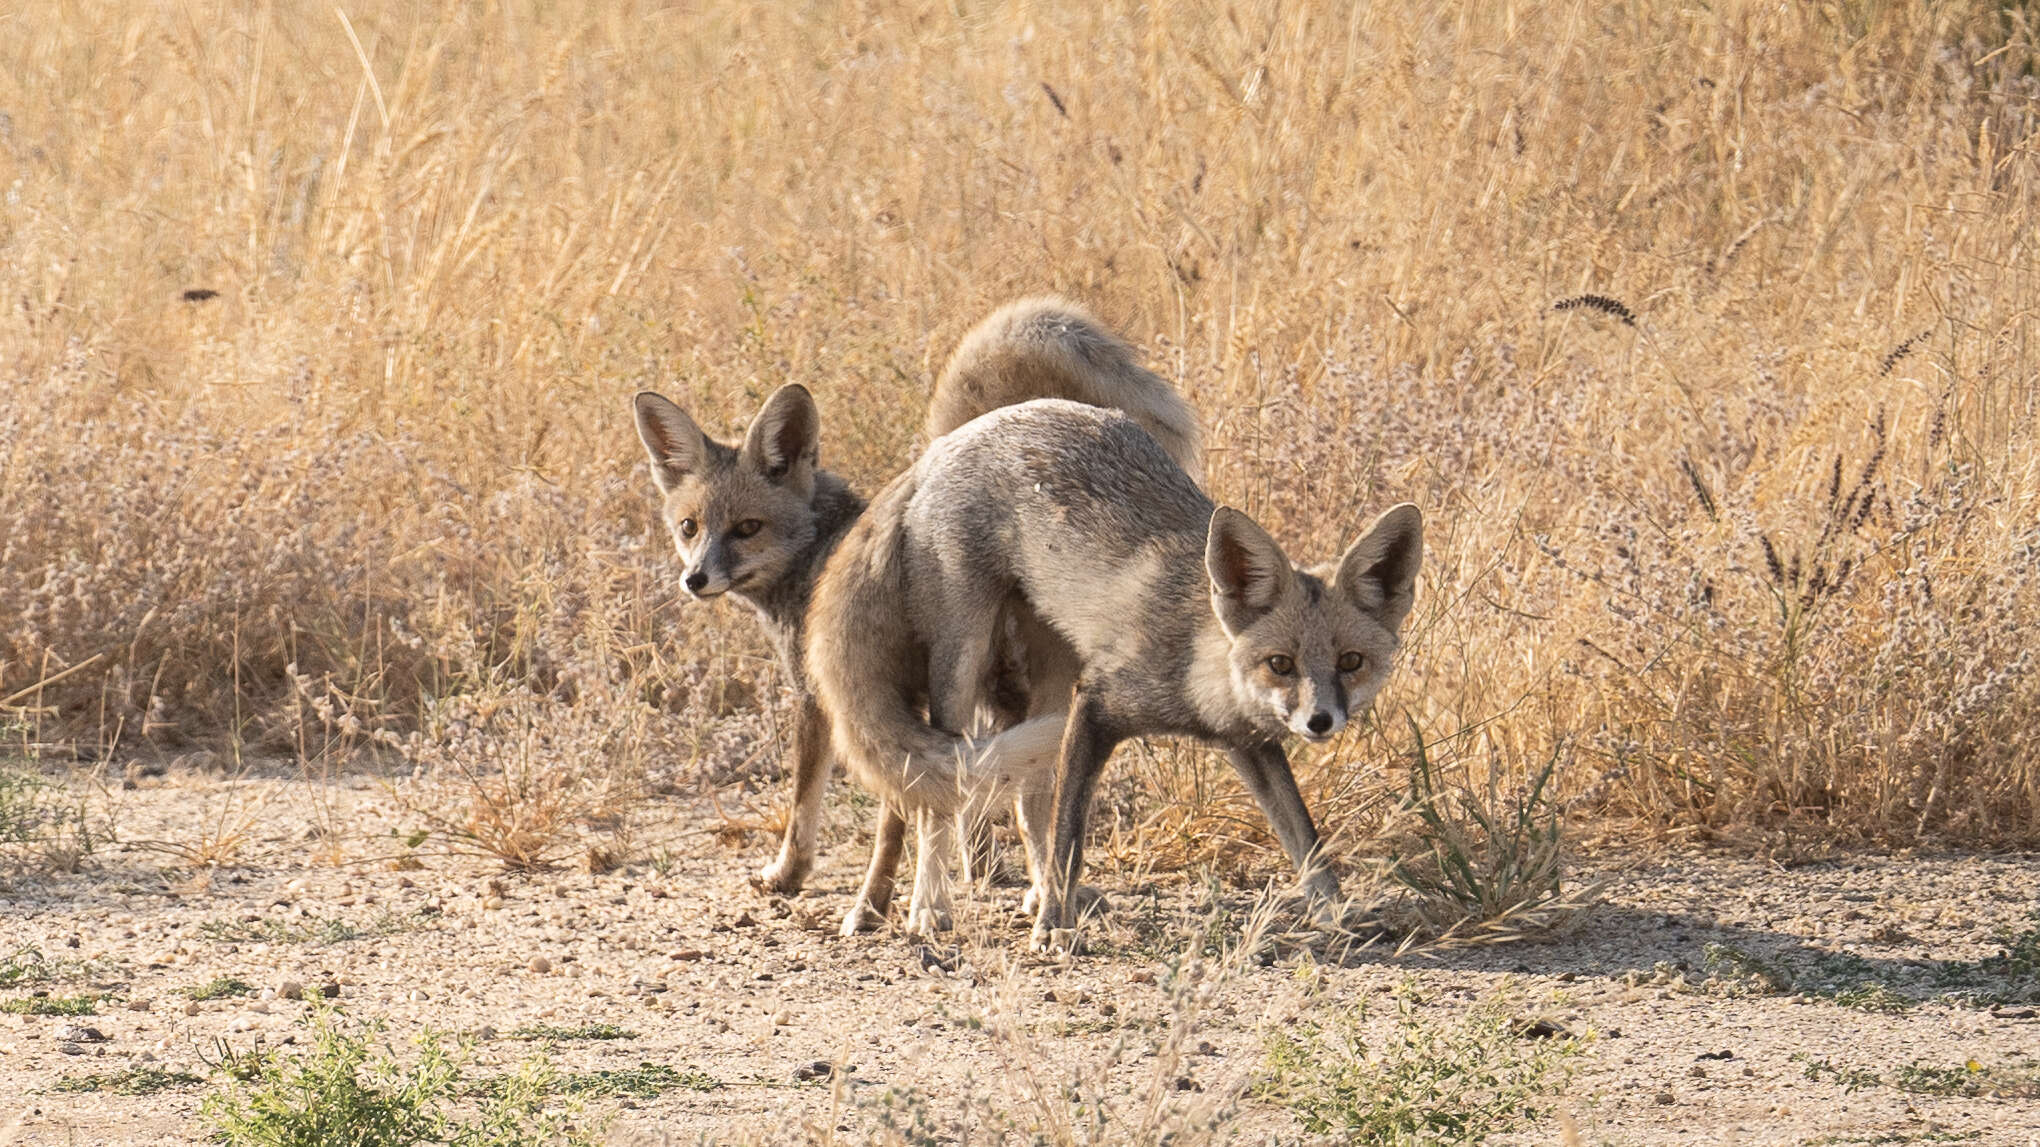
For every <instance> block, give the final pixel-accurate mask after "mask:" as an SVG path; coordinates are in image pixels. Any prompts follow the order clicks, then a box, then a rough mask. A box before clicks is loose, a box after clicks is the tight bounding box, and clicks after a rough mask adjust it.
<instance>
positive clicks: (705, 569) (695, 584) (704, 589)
mask: <svg viewBox="0 0 2040 1147" xmlns="http://www.w3.org/2000/svg"><path fill="white" fill-rule="evenodd" d="M680 584H681V585H683V586H686V587H687V592H688V594H689V595H690V596H692V597H693V598H695V599H696V600H697V601H706V600H707V599H709V598H711V597H721V596H722V595H723V594H724V593H727V592H728V591H729V588H730V575H729V573H728V571H726V570H724V569H723V568H722V567H721V566H719V565H712V564H711V563H709V562H708V561H706V560H703V561H699V562H696V563H694V564H693V565H691V566H688V567H687V572H686V573H685V574H683V575H682V576H681V578H680Z"/></svg>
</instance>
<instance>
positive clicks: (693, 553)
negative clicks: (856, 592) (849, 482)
mask: <svg viewBox="0 0 2040 1147" xmlns="http://www.w3.org/2000/svg"><path fill="white" fill-rule="evenodd" d="M634 405H635V407H636V410H637V428H638V437H639V438H641V439H643V440H644V444H645V452H646V453H647V454H649V455H650V456H651V460H652V481H654V482H656V483H658V486H659V492H660V493H662V494H664V495H665V498H666V504H665V512H664V516H665V519H666V527H667V528H668V529H670V530H671V531H672V532H673V544H674V546H676V547H677V548H678V549H679V551H680V564H681V566H682V572H681V579H680V580H681V584H682V585H684V586H686V587H687V592H688V593H690V594H693V595H694V596H695V597H697V598H709V597H716V596H718V595H720V594H723V593H726V592H728V591H730V590H736V591H738V592H741V593H746V594H749V595H756V594H759V593H763V592H764V591H766V590H768V589H770V588H771V587H772V586H773V585H774V584H776V583H777V582H778V581H779V579H780V578H781V577H782V576H783V575H784V574H785V573H786V572H787V569H788V567H790V566H791V565H792V564H793V563H794V562H795V561H796V560H797V559H798V558H799V557H800V555H801V554H802V553H804V552H805V551H806V549H807V547H808V545H809V544H810V543H812V542H813V541H814V537H815V511H814V506H813V498H814V491H815V464H816V458H817V455H818V452H819V448H820V430H819V427H820V422H819V420H818V419H817V417H816V414H815V400H814V398H813V397H812V396H811V395H809V394H808V392H807V388H806V387H804V386H800V385H799V384H788V385H786V386H782V387H780V388H779V389H778V390H776V391H774V392H773V393H772V397H771V398H768V399H766V400H765V405H764V407H763V408H761V409H760V410H759V411H758V417H756V418H755V419H753V420H752V421H751V429H750V431H749V432H748V433H746V434H745V435H744V443H743V445H742V446H738V447H735V448H731V447H728V446H725V445H723V444H722V443H720V442H717V441H715V440H714V439H711V438H709V437H708V436H707V435H706V434H703V433H702V432H701V428H700V427H699V426H696V425H695V424H694V420H693V419H692V418H689V417H688V416H687V412H686V411H684V410H682V409H680V408H679V407H678V406H675V405H674V404H673V403H672V402H670V401H668V400H667V399H665V398H662V397H660V396H659V395H656V394H653V393H652V392H651V391H644V392H642V393H640V394H639V395H638V396H637V398H636V400H635V402H634Z"/></svg>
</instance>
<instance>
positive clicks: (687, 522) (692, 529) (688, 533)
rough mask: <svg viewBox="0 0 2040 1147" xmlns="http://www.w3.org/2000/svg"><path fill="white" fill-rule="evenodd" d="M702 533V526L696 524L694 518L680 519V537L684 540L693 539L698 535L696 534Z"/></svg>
mask: <svg viewBox="0 0 2040 1147" xmlns="http://www.w3.org/2000/svg"><path fill="white" fill-rule="evenodd" d="M700 532H701V526H700V525H698V524H697V523H696V522H695V521H694V519H693V518H682V519H680V536H681V537H683V538H691V537H693V536H694V535H696V534H698V533H700Z"/></svg>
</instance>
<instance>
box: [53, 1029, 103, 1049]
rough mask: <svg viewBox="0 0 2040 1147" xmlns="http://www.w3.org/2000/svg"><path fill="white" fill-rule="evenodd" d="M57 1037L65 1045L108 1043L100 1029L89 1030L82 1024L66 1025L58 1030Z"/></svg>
mask: <svg viewBox="0 0 2040 1147" xmlns="http://www.w3.org/2000/svg"><path fill="white" fill-rule="evenodd" d="M55 1037H56V1038H57V1039H59V1040H62V1041H64V1042H65V1043H104V1042H105V1041H106V1036H105V1035H104V1034H102V1033H101V1032H100V1030H99V1029H98V1028H88V1027H85V1026H84V1025H82V1024H65V1025H63V1026H62V1027H60V1028H58V1029H57V1030H56V1032H55ZM74 1054H75V1053H74Z"/></svg>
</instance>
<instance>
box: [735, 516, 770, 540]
mask: <svg viewBox="0 0 2040 1147" xmlns="http://www.w3.org/2000/svg"><path fill="white" fill-rule="evenodd" d="M764 528H765V523H764V522H761V521H759V520H758V519H756V518H745V519H744V520H743V521H741V522H738V523H737V524H736V527H735V528H734V529H732V530H731V531H730V536H731V537H733V538H748V537H750V536H751V535H752V534H755V533H757V532H758V531H759V530H762V529H764Z"/></svg>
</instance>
